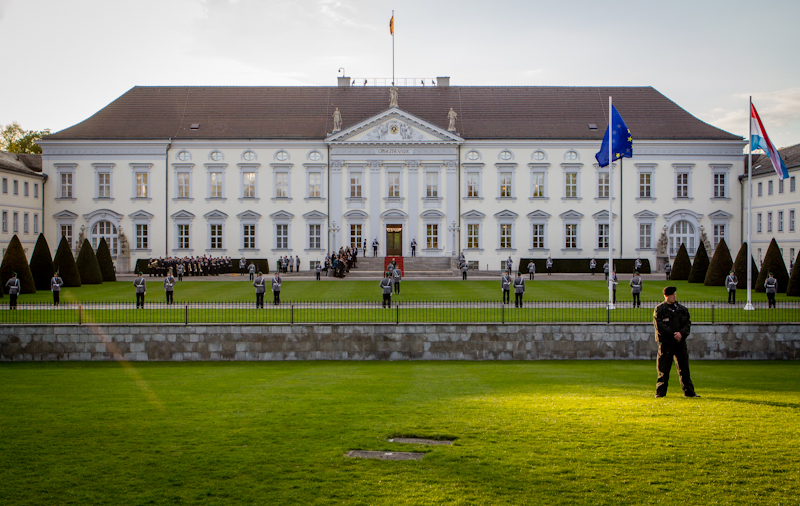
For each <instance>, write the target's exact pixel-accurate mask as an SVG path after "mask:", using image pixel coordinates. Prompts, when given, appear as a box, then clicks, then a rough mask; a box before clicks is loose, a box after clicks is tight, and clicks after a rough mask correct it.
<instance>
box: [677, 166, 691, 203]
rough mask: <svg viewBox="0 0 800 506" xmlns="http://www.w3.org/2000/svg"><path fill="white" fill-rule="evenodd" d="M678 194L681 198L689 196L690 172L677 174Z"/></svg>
mask: <svg viewBox="0 0 800 506" xmlns="http://www.w3.org/2000/svg"><path fill="white" fill-rule="evenodd" d="M676 195H677V196H678V198H679V199H685V198H689V174H687V173H685V172H684V173H681V174H678V175H677V187H676Z"/></svg>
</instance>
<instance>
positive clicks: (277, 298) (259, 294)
mask: <svg viewBox="0 0 800 506" xmlns="http://www.w3.org/2000/svg"><path fill="white" fill-rule="evenodd" d="M282 285H283V280H282V279H281V275H280V273H277V272H276V273H275V276H273V277H272V281H270V288H271V289H272V303H273V304H274V305H276V306H277V305H278V304H280V303H281V286H282ZM253 286H254V287H256V308H263V307H264V294H265V293H266V291H267V280H266V278H265V277H264V273H262V272H261V271H258V276H257V277H256V279H254V280H253Z"/></svg>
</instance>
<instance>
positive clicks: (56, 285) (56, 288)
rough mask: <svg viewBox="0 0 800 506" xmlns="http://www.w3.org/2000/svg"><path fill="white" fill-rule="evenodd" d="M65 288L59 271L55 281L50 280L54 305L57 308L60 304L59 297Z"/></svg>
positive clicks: (54, 276) (54, 275)
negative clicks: (62, 288)
mask: <svg viewBox="0 0 800 506" xmlns="http://www.w3.org/2000/svg"><path fill="white" fill-rule="evenodd" d="M62 286H64V280H63V279H61V278H60V277H59V276H58V271H56V272H55V274H53V279H51V280H50V291H51V292H53V305H54V306H57V305H58V303H59V300H58V296H59V295H60V294H61V287H62Z"/></svg>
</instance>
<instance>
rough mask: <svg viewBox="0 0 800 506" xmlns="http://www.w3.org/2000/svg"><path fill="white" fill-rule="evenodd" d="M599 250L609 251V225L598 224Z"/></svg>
mask: <svg viewBox="0 0 800 506" xmlns="http://www.w3.org/2000/svg"><path fill="white" fill-rule="evenodd" d="M597 249H608V223H598V224H597Z"/></svg>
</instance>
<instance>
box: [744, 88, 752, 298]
mask: <svg viewBox="0 0 800 506" xmlns="http://www.w3.org/2000/svg"><path fill="white" fill-rule="evenodd" d="M747 120H748V122H749V123H750V138H749V139H747V142H748V143H750V149H749V150H748V151H749V153H748V154H747V304H745V306H744V309H745V311H752V310H753V309H754V308H753V301H752V299H751V298H750V297H751V293H750V292H751V291H752V289H751V287H752V286H753V282H752V279H753V272H752V270H753V267H752V266H753V257H752V255H753V249H752V248H751V247H750V246H751V242H750V239H751V234H752V231H751V229H752V227H753V225H752V223H753V97H752V96H750V107H749V108H748V109H747Z"/></svg>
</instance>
